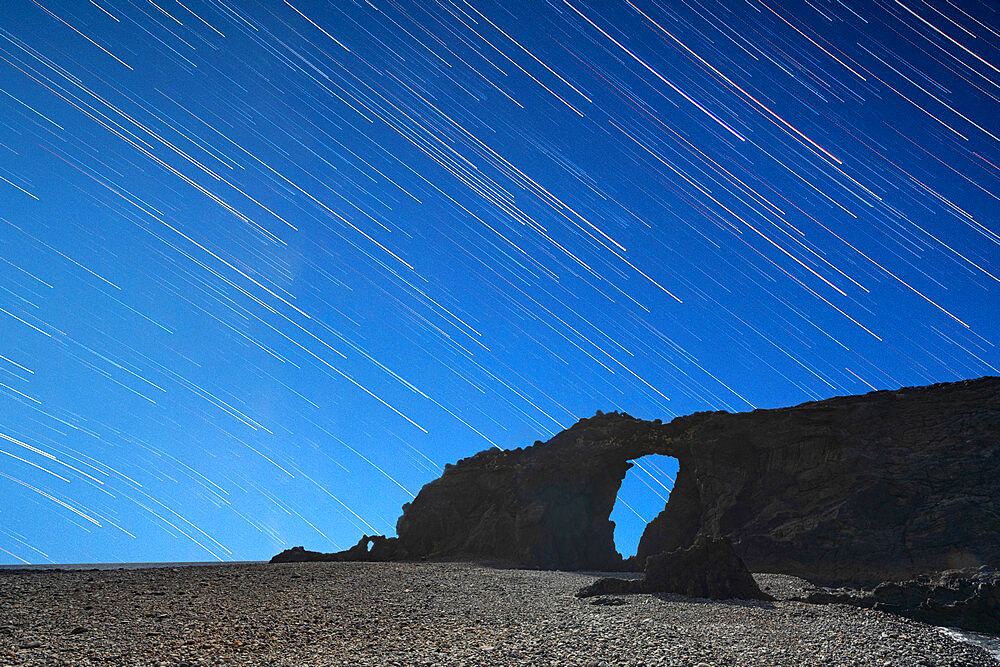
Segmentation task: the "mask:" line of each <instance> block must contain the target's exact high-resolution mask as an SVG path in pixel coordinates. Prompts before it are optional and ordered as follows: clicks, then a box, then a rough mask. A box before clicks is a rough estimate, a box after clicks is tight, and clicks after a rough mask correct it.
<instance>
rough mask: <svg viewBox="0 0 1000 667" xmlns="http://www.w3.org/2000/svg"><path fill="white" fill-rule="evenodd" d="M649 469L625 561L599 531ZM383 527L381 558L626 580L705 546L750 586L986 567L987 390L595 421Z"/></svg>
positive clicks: (991, 390) (462, 466) (999, 385)
mask: <svg viewBox="0 0 1000 667" xmlns="http://www.w3.org/2000/svg"><path fill="white" fill-rule="evenodd" d="M647 454H666V455H669V456H673V457H675V458H677V459H678V461H679V462H680V470H679V473H678V476H677V480H676V483H675V485H674V488H673V491H672V492H671V495H670V499H669V502H668V503H667V505H666V507H665V509H664V510H663V511H662V512H661V513H660V515H659V516H657V517H656V518H655V519H654V520H653V521H652V522H651V523H650V524H649V526H648V527H647V528H646V530H645V532H644V534H643V537H642V540H641V541H640V544H639V552H638V555H637V557H636V559H635V560H634V561H632V562H625V563H623V562H622V561H621V557H620V556H619V555H618V553H617V552H616V551H615V548H614V543H613V524H612V523H611V522H610V520H609V516H610V514H611V510H612V508H613V506H614V503H615V499H616V495H617V492H618V489H619V487H620V485H621V480H622V479H623V477H624V475H625V472H626V471H627V470H628V468H629V467H630V466H631V465H632V464H631V460H632V459H636V458H639V457H641V456H645V455H647ZM396 530H397V534H398V536H399V537H398V539H393V538H390V539H387V540H385V542H384V543H383V545H382V549H381V552H380V558H411V559H414V558H433V559H453V558H478V559H491V560H500V561H506V562H508V563H510V564H512V565H519V566H522V567H538V568H548V569H569V570H585V569H586V570H612V569H621V568H631V569H636V570H638V569H642V566H643V565H644V564H645V562H646V559H647V557H649V556H651V555H655V554H658V553H661V552H664V551H672V550H674V549H677V548H681V547H688V546H690V545H691V543H692V542H693V540H694V538H695V535H697V534H699V533H706V534H708V535H713V536H725V537H727V538H728V539H729V540H730V541H731V542H732V544H733V548H734V549H735V552H736V554H737V555H739V557H740V558H742V559H743V561H744V562H745V563H746V565H747V567H748V568H749V569H750V570H751V571H753V572H778V573H785V574H793V575H797V576H800V577H803V578H805V579H808V580H810V581H813V582H814V583H817V584H823V585H842V584H849V585H853V586H859V585H870V584H875V583H878V582H881V581H887V580H904V579H908V578H912V577H914V576H916V575H919V574H923V573H927V572H938V571H942V570H946V569H952V568H961V567H969V566H977V567H978V566H980V565H991V566H994V567H996V566H1000V378H995V377H987V378H981V379H979V380H968V381H963V382H954V383H948V384H937V385H931V386H928V387H917V388H909V389H900V390H897V391H877V392H873V393H870V394H865V395H863V396H846V397H840V398H833V399H829V400H825V401H818V402H810V403H804V404H802V405H799V406H796V407H792V408H782V409H776V410H755V411H753V412H747V413H739V414H729V413H725V412H710V413H695V414H693V415H689V416H687V417H679V418H677V419H674V420H673V421H671V422H670V423H668V424H662V423H660V422H659V421H658V420H657V421H655V422H648V421H642V420H638V419H633V418H632V417H629V416H628V415H620V414H616V413H615V414H607V415H601V414H598V415H597V416H595V417H591V418H589V419H582V420H580V421H579V422H578V423H577V424H575V425H574V426H573V427H571V428H569V429H567V430H565V431H563V432H561V433H559V434H558V435H556V436H555V437H553V438H552V439H551V440H549V441H548V442H547V443H544V444H542V443H536V444H535V445H534V446H532V447H528V448H525V449H517V450H511V451H500V450H487V451H484V452H480V453H479V454H476V455H475V456H472V457H470V458H467V459H463V460H462V461H459V462H458V463H457V464H456V465H452V466H446V470H445V472H444V474H443V475H442V476H441V477H440V478H439V479H437V480H434V481H432V482H430V483H429V484H427V485H425V486H424V487H423V489H421V491H420V493H419V494H418V495H417V497H416V498H415V499H414V501H413V502H412V503H410V504H408V505H404V507H403V516H402V517H400V519H399V521H398V523H397V526H396ZM342 553H345V552H342Z"/></svg>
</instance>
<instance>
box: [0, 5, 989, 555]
mask: <svg viewBox="0 0 1000 667" xmlns="http://www.w3.org/2000/svg"><path fill="white" fill-rule="evenodd" d="M998 65H1000V13H998V9H997V5H996V4H995V3H991V2H968V1H962V2H958V1H952V0H875V1H872V0H865V1H861V0H843V1H841V0H813V1H811V2H810V1H805V2H788V1H787V0H780V1H779V0H746V1H745V2H744V1H737V2H728V1H725V2H723V1H721V0H677V1H671V2H654V1H651V0H634V3H633V2H632V1H630V0H624V1H623V2H621V3H619V2H596V1H587V0H548V1H543V0H528V1H523V0H522V1H519V2H517V1H516V2H507V1H506V0H504V1H501V2H491V1H487V0H482V1H481V0H470V1H469V2H466V1H465V0H454V1H452V0H441V1H440V2H436V1H431V0H428V1H424V0H421V1H418V2H410V1H408V0H407V1H404V2H397V1H396V0H371V1H368V0H361V1H356V2H355V1H351V0H334V1H332V2H318V1H314V0H293V1H292V2H287V1H284V0H267V1H266V2H262V1H257V0H233V1H231V2H223V1H221V0H183V2H181V0H156V2H154V1H153V0H86V1H85V0H5V1H4V2H3V9H2V10H0V563H22V562H32V563H45V562H64V563H67V562H68V563H72V562H119V561H123V562H129V561H182V560H194V561H208V560H215V559H221V560H251V559H265V558H268V557H270V556H271V555H273V554H274V553H276V552H278V551H280V550H281V549H283V548H286V547H288V546H292V545H297V544H303V545H306V546H307V548H311V549H316V550H321V551H332V550H337V549H344V548H347V547H349V546H351V545H352V544H354V543H355V542H356V541H357V539H358V538H359V537H360V536H361V534H362V533H368V534H373V533H384V534H389V535H391V534H393V533H394V526H395V520H396V518H397V517H398V515H399V513H400V506H401V505H402V504H403V503H404V502H407V501H409V500H411V498H412V497H413V495H414V494H416V493H417V492H418V491H419V489H420V487H421V486H422V485H423V484H425V483H427V482H429V481H431V480H432V479H434V478H436V477H438V476H439V475H440V474H441V471H442V468H443V466H444V464H445V463H447V462H453V461H456V460H457V459H460V458H462V457H465V456H469V455H471V454H473V453H475V452H477V451H479V450H482V449H485V448H489V447H493V446H496V447H501V448H509V447H518V446H524V445H530V444H531V443H533V442H534V441H535V440H547V439H548V438H549V437H551V436H552V435H553V434H555V433H556V432H558V431H559V430H561V429H563V428H565V427H568V426H569V425H571V424H572V423H574V422H575V421H576V420H577V419H578V418H580V417H585V416H590V415H593V414H594V413H595V412H596V411H597V410H602V411H612V410H622V411H626V412H628V413H629V414H632V415H633V416H636V417H642V418H647V419H654V418H662V419H665V420H666V419H670V418H672V417H674V416H677V415H683V414H687V413H690V412H694V411H698V410H729V411H745V410H751V409H754V408H768V407H781V406H786V405H793V404H797V403H801V402H804V401H808V400H815V399H822V398H827V397H830V396H835V395H841V394H856V393H864V392H867V391H871V390H873V389H887V388H888V389H895V388H898V387H900V386H910V385H920V384H928V383H932V382H943V381H953V380H959V379H963V378H972V377H979V376H982V375H995V374H1000V371H998V367H1000V350H998V348H997V344H998V342H1000V316H998V314H997V313H998V311H1000V308H998V306H1000V235H998V234H1000V216H998V214H997V211H998V207H1000V186H998V184H1000V150H998V148H1000V69H998ZM643 467H644V468H645V471H642V470H639V469H634V471H633V472H630V474H629V479H627V480H626V481H627V482H629V484H628V488H626V489H624V490H623V492H622V496H621V498H622V499H623V500H625V501H626V503H627V506H622V505H623V504H622V503H620V504H619V506H617V507H616V510H615V514H614V515H613V518H614V519H615V520H616V521H618V522H619V526H620V529H619V533H620V535H619V536H618V537H619V538H620V540H619V546H620V547H621V548H622V549H623V550H624V551H625V552H626V555H628V553H631V552H632V551H634V542H635V540H637V538H638V533H639V531H641V528H642V526H643V523H642V520H641V519H640V517H642V519H645V520H648V519H651V518H652V517H653V516H655V514H656V513H657V512H658V511H659V509H661V508H662V506H663V502H664V497H666V495H667V489H668V488H669V487H670V485H671V483H672V482H671V477H672V475H673V469H671V468H670V467H669V466H664V465H661V464H660V463H657V464H656V466H654V465H653V464H650V465H645V464H644V465H643ZM629 540H631V544H632V546H631V547H625V546H622V545H623V544H626V543H627V542H628V541H629ZM629 549H631V551H630V550H629Z"/></svg>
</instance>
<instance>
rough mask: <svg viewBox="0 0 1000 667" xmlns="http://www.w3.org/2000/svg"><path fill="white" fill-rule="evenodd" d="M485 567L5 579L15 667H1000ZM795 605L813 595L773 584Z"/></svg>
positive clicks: (0, 621) (827, 617) (875, 630)
mask: <svg viewBox="0 0 1000 667" xmlns="http://www.w3.org/2000/svg"><path fill="white" fill-rule="evenodd" d="M597 576H598V575H597V574H590V573H574V572H547V571H533V570H510V569H494V568H489V567H484V566H481V565H474V564H468V563H293V564H283V565H267V564H252V565H215V566H203V567H179V568H157V569H142V570H105V571H94V570H90V571H66V572H56V571H15V572H0V664H2V665H170V666H176V665H188V666H193V665H237V666H239V665H296V666H303V665H522V664H523V665H527V664H530V665H690V666H691V667H708V666H714V667H721V666H723V665H726V666H729V665H877V666H879V667H883V666H892V665H963V666H973V667H974V666H977V665H1000V662H997V661H996V660H994V659H993V658H991V657H989V656H988V655H987V654H986V653H985V652H984V651H982V650H981V649H979V648H977V647H975V646H971V645H968V644H962V643H958V642H956V641H955V640H953V639H951V638H950V637H948V636H947V635H946V634H945V633H944V632H942V631H941V630H940V629H938V628H934V627H932V626H928V625H924V624H921V623H916V622H913V621H908V620H906V619H902V618H897V617H895V616H891V615H888V614H883V613H880V612H875V611H869V610H862V609H856V608H852V607H844V606H839V605H828V606H814V605H807V604H803V603H799V602H786V601H781V600H779V601H778V602H775V603H760V602H752V603H751V602H738V601H727V602H713V601H708V600H691V599H685V598H681V597H677V596H667V595H662V596H653V595H632V596H621V597H617V596H616V597H599V598H590V599H585V600H580V599H577V598H576V597H574V593H576V591H577V590H578V589H579V588H581V587H582V586H585V585H587V584H590V583H591V582H593V581H594V579H595V578H596V577H597ZM756 576H757V580H758V582H759V583H760V585H761V587H762V588H765V587H766V588H765V590H767V591H768V592H770V593H771V594H772V595H774V596H775V597H778V598H787V597H791V596H794V595H798V594H800V593H801V590H802V588H803V587H804V586H807V584H806V583H805V582H802V581H801V580H798V579H795V578H793V577H785V576H781V575H756Z"/></svg>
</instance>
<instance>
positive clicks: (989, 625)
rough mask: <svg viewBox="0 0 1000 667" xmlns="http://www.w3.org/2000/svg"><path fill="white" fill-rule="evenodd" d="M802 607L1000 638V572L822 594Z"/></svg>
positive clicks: (925, 578) (955, 573)
mask: <svg viewBox="0 0 1000 667" xmlns="http://www.w3.org/2000/svg"><path fill="white" fill-rule="evenodd" d="M800 601H802V602H811V603H813V604H848V605H852V606H855V607H864V608H866V609H877V610H880V611H888V612H892V613H894V614H899V615H901V616H906V617H908V618H912V619H915V620H918V621H923V622H924V623H930V624H932V625H944V626H949V627H956V628H962V629H965V630H972V631H976V632H990V633H993V634H1000V572H997V571H994V570H990V569H988V568H985V567H984V568H981V569H979V570H949V571H946V572H942V573H940V574H937V575H933V576H932V575H925V576H921V577H918V578H917V579H912V580H909V581H902V582H884V583H881V584H879V585H878V586H876V587H875V588H874V590H871V591H848V590H836V591H816V592H814V593H810V594H809V595H808V596H806V597H805V598H803V599H801V600H800Z"/></svg>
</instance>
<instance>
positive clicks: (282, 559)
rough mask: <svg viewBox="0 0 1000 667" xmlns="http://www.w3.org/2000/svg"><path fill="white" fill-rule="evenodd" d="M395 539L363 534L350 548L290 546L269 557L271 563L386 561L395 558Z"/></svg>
mask: <svg viewBox="0 0 1000 667" xmlns="http://www.w3.org/2000/svg"><path fill="white" fill-rule="evenodd" d="M395 543H396V540H395V539H394V538H387V537H384V536H382V535H364V536H362V538H361V539H360V540H358V543H357V544H355V545H354V546H353V547H351V548H350V549H346V550H344V551H338V552H336V553H332V554H328V553H322V552H319V551H307V550H306V549H305V547H292V548H291V549H285V550H284V551H282V552H281V553H280V554H278V555H276V556H274V557H273V558H271V560H270V562H271V563H305V562H312V561H387V560H394V559H395V558H396V555H397V553H396V549H395Z"/></svg>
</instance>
